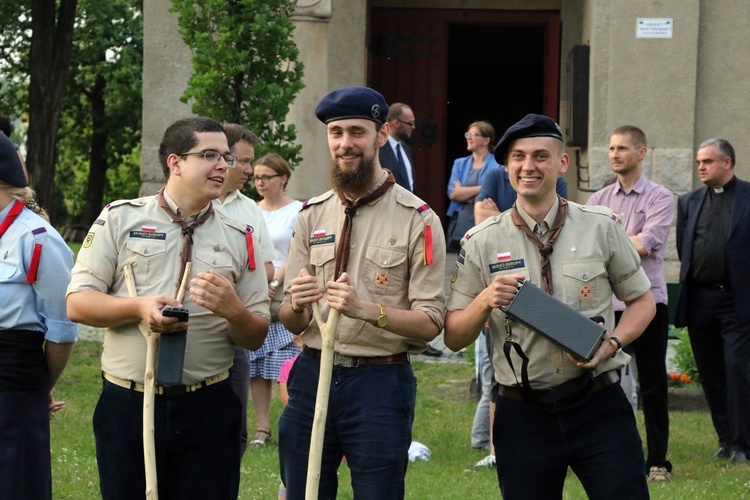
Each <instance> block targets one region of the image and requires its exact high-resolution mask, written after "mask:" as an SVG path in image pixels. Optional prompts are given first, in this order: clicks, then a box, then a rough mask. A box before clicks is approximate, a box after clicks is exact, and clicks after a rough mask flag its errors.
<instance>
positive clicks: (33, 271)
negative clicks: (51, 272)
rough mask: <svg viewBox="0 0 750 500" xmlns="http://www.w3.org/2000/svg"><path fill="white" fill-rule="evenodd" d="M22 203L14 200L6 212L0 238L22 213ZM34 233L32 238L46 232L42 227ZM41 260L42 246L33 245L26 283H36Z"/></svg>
mask: <svg viewBox="0 0 750 500" xmlns="http://www.w3.org/2000/svg"><path fill="white" fill-rule="evenodd" d="M23 207H24V203H23V202H22V201H21V200H16V201H15V202H14V203H13V206H12V207H11V209H10V212H8V215H6V216H5V218H4V219H3V222H2V223H0V238H2V236H3V235H4V234H5V232H6V231H7V230H8V228H9V227H10V225H11V224H13V221H15V220H16V218H17V217H18V215H19V214H20V213H21V212H22V211H23ZM32 232H33V233H34V236H36V235H37V234H41V233H46V232H47V230H46V229H44V228H43V227H41V228H39V229H34V231H32ZM41 258H42V244H41V243H34V252H33V253H32V255H31V264H30V265H29V272H28V273H27V274H26V283H32V284H33V283H36V276H37V273H38V272H39V261H40V260H41Z"/></svg>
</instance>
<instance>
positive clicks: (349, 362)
mask: <svg viewBox="0 0 750 500" xmlns="http://www.w3.org/2000/svg"><path fill="white" fill-rule="evenodd" d="M302 350H303V351H305V352H306V353H308V354H312V355H313V356H315V357H316V358H318V359H320V349H314V348H312V347H307V346H303V347H302ZM408 362H409V353H408V352H400V353H398V354H393V355H391V356H370V357H358V356H346V355H345V354H340V353H338V352H334V353H333V364H334V365H336V366H345V367H348V368H356V367H358V366H378V365H404V364H406V363H408Z"/></svg>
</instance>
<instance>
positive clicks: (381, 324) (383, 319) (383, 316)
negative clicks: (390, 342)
mask: <svg viewBox="0 0 750 500" xmlns="http://www.w3.org/2000/svg"><path fill="white" fill-rule="evenodd" d="M378 305H379V306H380V316H378V319H377V321H376V322H375V324H376V325H377V327H378V328H385V326H386V325H387V324H388V313H387V312H386V310H385V306H384V305H383V304H378Z"/></svg>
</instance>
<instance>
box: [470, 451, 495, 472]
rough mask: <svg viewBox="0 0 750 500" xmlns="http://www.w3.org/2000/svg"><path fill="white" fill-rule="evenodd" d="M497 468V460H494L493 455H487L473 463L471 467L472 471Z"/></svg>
mask: <svg viewBox="0 0 750 500" xmlns="http://www.w3.org/2000/svg"><path fill="white" fill-rule="evenodd" d="M495 468H497V462H496V461H495V455H487V456H486V457H484V458H483V459H482V460H480V461H479V462H477V463H475V464H474V467H473V468H472V469H471V470H473V471H478V470H484V469H495Z"/></svg>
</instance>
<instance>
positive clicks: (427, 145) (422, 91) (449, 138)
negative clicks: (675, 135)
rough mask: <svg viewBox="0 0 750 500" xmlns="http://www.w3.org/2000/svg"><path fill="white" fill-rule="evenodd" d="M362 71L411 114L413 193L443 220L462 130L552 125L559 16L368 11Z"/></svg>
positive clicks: (499, 130)
mask: <svg viewBox="0 0 750 500" xmlns="http://www.w3.org/2000/svg"><path fill="white" fill-rule="evenodd" d="M368 64H369V67H368V84H369V85H370V86H372V87H373V88H375V89H376V90H378V91H380V92H381V93H382V94H383V95H384V96H385V98H386V100H387V101H388V102H404V103H406V104H409V105H410V106H411V107H412V109H413V110H414V114H415V117H416V130H415V131H414V134H413V136H412V141H411V145H412V149H413V152H414V169H415V172H414V173H415V181H416V193H417V195H418V196H419V197H421V198H422V199H424V200H425V201H426V202H427V203H428V204H429V205H430V206H431V207H432V208H433V209H434V210H435V212H436V213H437V214H438V215H440V216H441V217H443V218H444V217H445V212H446V209H447V206H448V198H447V197H446V194H445V192H446V187H447V183H448V179H449V178H450V171H451V167H452V165H453V161H454V160H455V159H456V158H459V157H462V156H466V155H467V154H468V152H467V151H466V141H465V139H464V137H463V134H464V132H465V131H466V127H467V126H468V125H469V123H471V122H472V121H474V120H477V119H486V120H489V121H490V122H492V124H493V126H494V127H495V131H496V133H497V134H498V135H501V134H502V133H503V132H504V131H505V129H506V128H507V127H508V126H509V125H510V124H512V123H514V122H515V121H517V120H519V119H520V118H522V117H523V116H524V115H526V114H527V113H531V112H536V113H544V114H547V115H549V116H552V117H553V118H555V119H557V118H558V116H557V115H558V102H559V91H558V82H559V68H560V16H559V13H558V12H555V11H514V10H459V9H451V10H448V9H392V8H373V9H372V10H371V12H370V42H369V57H368ZM498 139H499V137H498Z"/></svg>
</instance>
